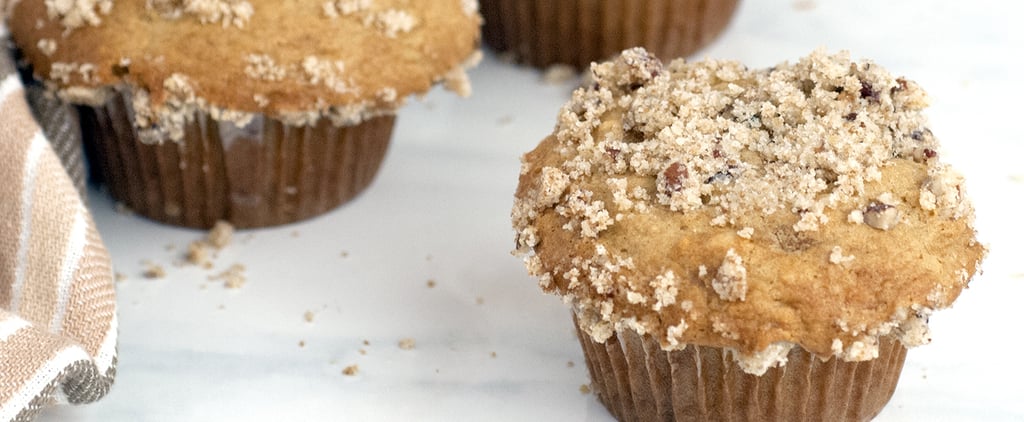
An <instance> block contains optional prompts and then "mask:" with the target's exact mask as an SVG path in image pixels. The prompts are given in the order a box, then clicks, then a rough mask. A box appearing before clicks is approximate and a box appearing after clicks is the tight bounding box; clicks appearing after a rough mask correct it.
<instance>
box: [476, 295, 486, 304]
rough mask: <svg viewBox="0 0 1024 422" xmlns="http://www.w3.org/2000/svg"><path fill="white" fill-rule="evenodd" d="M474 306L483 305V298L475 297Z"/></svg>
mask: <svg viewBox="0 0 1024 422" xmlns="http://www.w3.org/2000/svg"><path fill="white" fill-rule="evenodd" d="M476 304H477V305H483V304H484V298H483V296H477V297H476Z"/></svg>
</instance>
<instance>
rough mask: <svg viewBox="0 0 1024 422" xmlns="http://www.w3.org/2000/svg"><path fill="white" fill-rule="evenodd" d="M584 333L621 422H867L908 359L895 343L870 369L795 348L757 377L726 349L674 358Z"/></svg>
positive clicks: (619, 337)
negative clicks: (783, 362) (780, 363)
mask: <svg viewBox="0 0 1024 422" xmlns="http://www.w3.org/2000/svg"><path fill="white" fill-rule="evenodd" d="M576 328H577V335H578V337H579V340H580V344H581V345H582V346H583V354H584V355H585V357H586V361H587V368H588V369H589V370H590V379H591V383H592V387H593V390H594V392H595V393H596V394H597V397H598V399H599V400H600V401H601V403H603V404H604V405H605V407H607V408H608V411H609V412H611V413H612V415H614V416H615V417H616V418H618V419H619V420H620V421H867V420H870V419H871V418H873V417H875V415H877V414H878V413H879V412H880V411H881V410H882V408H883V407H884V406H885V404H886V403H887V402H888V401H889V399H890V398H891V397H892V394H893V392H894V391H895V390H896V383H897V381H898V380H899V375H900V371H901V370H902V369H903V361H904V359H905V358H906V353H907V349H906V348H905V347H904V346H903V345H902V344H901V343H900V342H899V341H898V340H895V339H893V338H890V337H884V338H883V339H882V340H881V344H880V346H879V356H878V358H876V359H874V360H870V361H865V362H843V361H842V360H840V359H836V358H832V359H829V360H827V361H822V360H821V359H820V358H818V357H817V356H815V355H812V354H810V353H809V352H807V351H805V350H803V349H802V348H800V347H794V348H793V350H792V351H791V352H790V353H789V356H788V358H789V362H788V363H787V364H786V365H785V366H783V367H780V368H771V369H769V370H768V372H766V373H765V374H764V375H761V376H756V375H750V374H747V373H746V372H743V370H742V369H741V368H740V367H739V366H738V365H737V364H736V363H735V362H734V361H733V358H732V356H731V352H728V351H726V350H725V349H722V348H717V347H705V346H693V345H690V346H687V347H686V348H685V349H683V350H679V351H671V352H666V351H664V350H662V349H661V346H660V345H659V344H658V342H657V341H656V340H655V339H653V338H652V337H650V336H642V335H639V334H637V333H636V332H634V331H632V330H624V331H619V332H617V333H616V334H615V335H613V336H612V337H611V338H609V339H608V340H607V341H606V342H605V343H598V342H595V341H594V340H593V339H592V338H591V337H590V336H589V335H587V334H586V333H584V332H583V331H582V330H580V328H579V325H578V323H577V325H576Z"/></svg>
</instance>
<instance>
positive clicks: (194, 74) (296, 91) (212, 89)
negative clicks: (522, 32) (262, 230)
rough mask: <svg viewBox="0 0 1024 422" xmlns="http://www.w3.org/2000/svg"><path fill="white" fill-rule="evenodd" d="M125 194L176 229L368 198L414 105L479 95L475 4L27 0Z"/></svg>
mask: <svg viewBox="0 0 1024 422" xmlns="http://www.w3.org/2000/svg"><path fill="white" fill-rule="evenodd" d="M9 26H10V30H11V34H12V37H13V38H14V41H15V42H16V43H17V44H18V46H19V47H20V48H21V50H22V52H23V54H24V55H25V57H26V58H27V59H28V61H29V62H30V63H31V64H32V66H33V67H34V71H35V74H36V76H37V77H38V78H39V79H41V80H43V81H44V82H45V83H46V84H47V86H48V88H49V89H50V90H52V91H53V92H55V93H56V94H57V95H58V96H60V97H61V98H63V99H64V100H67V101H69V102H72V103H74V104H76V105H77V106H78V111H79V114H80V121H81V127H82V130H83V134H84V135H83V138H84V141H85V142H86V145H87V148H88V152H89V153H90V158H91V159H92V160H93V161H94V167H95V169H96V170H98V173H99V174H100V175H101V178H102V179H103V181H104V182H105V183H107V184H108V185H109V188H110V192H111V194H112V195H113V197H114V198H115V199H116V200H118V201H120V202H122V203H124V204H125V205H127V206H128V207H130V208H132V209H133V210H135V211H136V212H138V213H139V214H142V215H144V216H146V217H149V218H152V219H155V220H158V221H162V222H165V223H170V224H176V225H183V226H191V227H210V226H212V225H213V224H214V223H215V222H216V221H218V220H226V221H229V222H231V223H232V224H233V225H235V226H236V227H260V226H270V225H277V224H284V223H289V222H293V221H297V220H301V219H304V218H309V217H313V216H316V215H319V214H322V213H324V212H326V211H328V210H330V209H332V208H334V207H336V206H338V205H340V204H342V203H344V202H346V201H348V200H349V199H351V198H352V197H354V196H355V195H356V194H358V193H360V192H361V191H363V190H364V189H365V188H366V187H367V186H368V185H369V184H370V182H371V181H372V180H373V178H374V176H375V175H376V173H377V171H378V169H379V166H380V164H381V162H382V160H383V158H384V155H385V152H386V150H387V145H388V143H389V140H390V134H391V129H392V126H393V123H394V115H395V113H396V111H397V109H398V108H399V107H400V106H401V105H402V104H403V103H404V102H405V101H406V98H407V97H409V96H410V95H420V94H423V93H425V92H427V91H428V90H429V89H430V88H431V86H433V85H434V84H437V83H441V84H444V85H445V86H446V87H447V88H449V89H452V90H454V91H456V92H458V93H460V94H463V95H468V93H469V85H468V79H467V77H466V73H465V69H466V68H467V67H469V66H472V65H473V64H475V62H476V60H478V59H479V52H478V50H477V48H478V43H479V36H480V33H479V31H480V29H479V26H480V17H479V15H478V12H477V6H476V2H475V1H473V0H439V1H431V2H406V1H400V0H375V1H366V0H338V1H327V2H325V1H320V0H317V1H312V0H302V1H296V2H288V3H281V2H278V1H272V0H214V1H194V0H186V1H184V2H182V1H170V0H149V1H145V2H143V1H133V2H110V1H99V2H39V1H32V2H28V1H23V2H16V3H15V4H14V5H13V9H11V14H10V15H9Z"/></svg>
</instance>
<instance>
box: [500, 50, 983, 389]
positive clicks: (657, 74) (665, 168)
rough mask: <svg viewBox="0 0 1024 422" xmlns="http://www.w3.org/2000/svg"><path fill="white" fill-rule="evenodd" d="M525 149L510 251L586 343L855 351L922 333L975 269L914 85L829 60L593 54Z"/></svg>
mask: <svg viewBox="0 0 1024 422" xmlns="http://www.w3.org/2000/svg"><path fill="white" fill-rule="evenodd" d="M593 72H594V74H595V83H594V85H593V86H590V87H586V88H581V89H580V90H577V92H576V93H575V94H574V97H573V100H572V101H570V103H569V104H568V105H566V106H565V107H564V108H563V110H562V113H561V115H560V119H559V124H558V126H557V128H556V131H555V133H554V134H553V135H551V136H549V137H548V138H547V139H545V140H544V141H543V142H542V143H541V144H540V145H539V146H538V147H537V148H536V149H535V150H534V151H532V152H530V153H528V154H527V155H526V156H525V157H524V159H523V172H522V174H521V176H520V185H519V188H518V190H517V192H516V204H515V208H514V210H513V224H514V227H515V229H516V231H517V248H518V250H517V253H518V254H520V255H521V256H523V257H524V258H525V260H526V263H527V266H528V269H529V271H530V273H531V274H532V275H535V276H538V277H539V278H540V282H541V286H542V287H543V288H544V289H545V290H546V291H548V292H551V293H556V294H561V295H563V296H564V297H566V298H567V300H571V301H572V302H573V304H574V307H575V311H576V312H577V315H578V316H579V318H580V322H581V327H582V328H583V329H584V330H585V331H586V332H587V333H588V334H590V335H591V336H593V337H594V338H595V339H596V340H598V341H603V340H604V339H605V338H607V337H608V336H610V335H611V334H612V332H613V331H614V330H621V329H632V330H635V331H638V332H640V333H641V334H644V333H648V334H650V335H653V336H655V337H656V338H658V339H660V341H661V343H662V346H663V347H664V348H666V349H669V350H671V349H674V348H680V347H685V345H686V344H687V343H693V344H700V345H706V346H718V347H726V348H731V349H735V350H737V351H738V352H739V354H738V357H739V362H740V363H741V364H742V365H744V369H745V370H747V371H748V372H752V373H763V372H764V370H766V369H767V368H768V367H769V366H772V365H775V364H780V363H784V362H782V360H784V357H785V355H786V352H787V351H788V350H789V347H792V346H793V345H800V346H802V347H803V348H805V349H807V350H808V351H810V352H812V353H815V354H817V355H819V356H831V355H836V356H840V357H842V358H843V359H846V360H866V359H871V358H873V357H874V356H875V355H876V354H877V342H878V337H879V336H882V335H896V336H898V337H900V338H901V340H903V341H904V343H906V344H907V345H910V346H913V345H918V344H921V343H924V342H927V341H928V335H927V330H926V326H925V322H926V319H927V317H928V315H929V313H930V312H931V311H932V310H934V309H940V308H945V307H948V306H949V305H950V304H951V303H952V302H953V300H954V299H955V298H956V297H957V296H958V295H959V293H960V291H961V290H962V289H963V288H964V287H966V285H967V282H968V280H969V279H970V278H971V277H972V276H973V275H974V274H975V272H976V270H977V265H978V262H979V261H980V259H981V258H982V256H983V255H984V247H983V246H981V245H980V244H979V243H977V241H976V240H975V235H974V229H973V228H972V219H973V209H972V208H971V206H970V204H969V203H968V202H967V201H966V199H965V195H964V191H963V180H962V178H960V177H959V176H958V175H957V174H956V173H955V172H953V171H952V170H951V169H950V168H949V167H948V166H947V165H944V164H942V163H941V162H940V161H939V159H938V152H937V151H938V145H937V143H936V141H935V139H934V137H933V136H932V135H931V132H930V131H929V130H928V129H927V122H926V120H925V119H924V117H923V116H922V115H921V113H920V111H921V110H922V109H923V108H924V106H925V104H926V102H927V100H926V98H925V94H924V92H923V91H921V90H920V88H918V87H917V85H916V84H914V83H913V82H910V81H906V80H904V79H902V78H893V77H891V76H890V75H889V74H888V73H886V72H885V71H884V70H883V69H881V68H880V67H879V66H877V65H874V64H872V63H870V62H860V63H857V62H852V61H851V60H850V59H849V58H848V57H847V55H846V54H838V55H831V56H830V55H826V54H824V53H823V52H815V53H813V54H812V55H811V56H809V57H807V58H804V59H802V60H800V61H799V62H798V63H795V64H788V63H783V64H780V65H778V66H776V67H774V68H771V69H764V70H748V69H746V68H745V67H743V66H742V65H739V64H738V63H734V62H719V61H707V62H699V63H686V62H684V61H682V60H678V61H675V62H672V63H671V64H669V65H667V66H663V65H662V64H661V63H660V62H659V61H658V60H657V59H655V58H653V57H651V56H650V55H648V54H647V53H646V52H645V51H643V50H640V49H635V50H628V51H626V52H624V53H623V55H622V56H621V57H620V58H618V59H617V60H615V61H612V62H609V63H605V64H601V65H596V66H595V67H594V69H593Z"/></svg>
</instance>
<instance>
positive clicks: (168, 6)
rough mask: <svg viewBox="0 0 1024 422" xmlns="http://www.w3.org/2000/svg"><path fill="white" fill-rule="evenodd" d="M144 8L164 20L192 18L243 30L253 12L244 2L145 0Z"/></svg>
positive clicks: (221, 0)
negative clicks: (183, 17)
mask: <svg viewBox="0 0 1024 422" xmlns="http://www.w3.org/2000/svg"><path fill="white" fill-rule="evenodd" d="M146 8H148V9H150V10H153V11H155V12H157V13H158V14H159V15H160V16H161V17H163V18H164V19H178V18H181V17H182V16H186V15H187V16H192V17H194V18H196V19H198V20H199V22H201V23H204V24H208V23H212V24H220V25H221V26H223V27H225V28H227V27H229V26H235V27H237V28H244V27H245V24H246V23H248V22H249V19H250V18H251V17H252V15H253V13H254V10H253V7H252V4H251V3H249V2H248V1H246V0H146Z"/></svg>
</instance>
